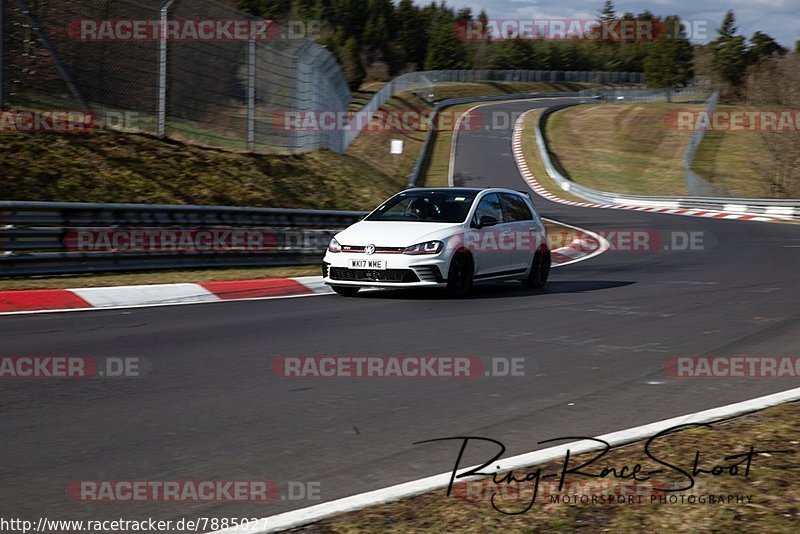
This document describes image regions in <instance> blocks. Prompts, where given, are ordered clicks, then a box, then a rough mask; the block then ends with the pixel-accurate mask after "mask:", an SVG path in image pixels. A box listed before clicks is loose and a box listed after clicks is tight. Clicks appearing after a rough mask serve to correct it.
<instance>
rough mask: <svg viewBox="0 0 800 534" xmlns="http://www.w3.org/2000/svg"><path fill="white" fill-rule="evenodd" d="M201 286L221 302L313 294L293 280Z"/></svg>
mask: <svg viewBox="0 0 800 534" xmlns="http://www.w3.org/2000/svg"><path fill="white" fill-rule="evenodd" d="M199 285H200V286H202V287H203V288H205V289H206V290H208V291H209V292H211V293H212V294H214V295H216V296H217V297H218V298H219V299H221V300H241V299H249V298H259V297H279V296H285V295H305V294H309V293H313V291H311V290H310V289H309V288H307V287H306V286H304V285H303V284H301V283H300V282H298V281H296V280H292V279H291V278H278V279H273V280H241V281H224V282H203V283H201V284H199Z"/></svg>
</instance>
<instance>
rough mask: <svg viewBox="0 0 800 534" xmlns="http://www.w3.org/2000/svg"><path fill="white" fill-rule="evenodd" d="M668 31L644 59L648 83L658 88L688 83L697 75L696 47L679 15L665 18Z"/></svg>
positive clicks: (681, 85)
mask: <svg viewBox="0 0 800 534" xmlns="http://www.w3.org/2000/svg"><path fill="white" fill-rule="evenodd" d="M664 26H665V29H666V32H665V33H666V34H665V35H663V36H661V38H659V39H658V40H657V41H656V42H655V43H653V44H652V46H651V47H650V51H649V53H648V54H647V58H646V59H645V61H644V69H645V78H646V80H647V85H648V86H650V87H656V88H676V87H684V86H686V85H687V84H688V83H689V82H690V81H691V80H692V78H693V77H694V69H693V67H692V60H693V58H694V50H693V48H692V44H691V43H690V42H689V39H688V38H687V36H686V32H685V31H684V30H683V29H682V28H681V20H680V18H679V17H667V18H666V19H665V20H664Z"/></svg>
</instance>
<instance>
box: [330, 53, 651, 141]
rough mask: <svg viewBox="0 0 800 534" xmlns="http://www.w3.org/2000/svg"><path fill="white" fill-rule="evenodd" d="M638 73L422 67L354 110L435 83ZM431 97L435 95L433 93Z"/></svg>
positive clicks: (353, 134)
mask: <svg viewBox="0 0 800 534" xmlns="http://www.w3.org/2000/svg"><path fill="white" fill-rule="evenodd" d="M644 81H645V77H644V74H642V73H640V72H608V71H558V70H480V69H471V70H426V71H416V72H408V73H406V74H402V75H400V76H398V77H396V78H394V79H392V80H391V81H390V82H388V83H386V85H384V86H383V87H381V89H380V90H379V91H378V92H376V93H375V95H374V96H373V97H372V99H371V100H370V101H369V102H367V103H366V104H365V105H364V107H362V108H361V109H360V110H358V113H361V114H365V115H369V114H371V113H374V112H376V111H378V109H380V107H381V106H383V104H385V103H386V102H387V101H388V100H389V99H390V98H392V97H393V96H394V95H397V94H399V93H402V92H405V91H415V92H417V93H418V95H419V96H420V98H423V99H424V100H428V99H429V95H431V94H433V95H435V92H436V84H437V83H485V82H547V83H564V82H572V83H600V84H606V85H611V84H622V83H636V84H641V83H644ZM434 98H435V96H434ZM354 124H355V125H356V126H358V127H359V129H357V128H351V129H349V130H348V131H346V132H344V135H343V137H342V141H341V142H342V146H341V149H340V150H341V151H345V150H347V147H349V146H350V144H351V143H352V142H353V141H354V140H355V139H356V138H357V137H358V136H359V134H360V133H361V131H362V129H363V127H364V125H365V124H366V121H356V122H355V123H354Z"/></svg>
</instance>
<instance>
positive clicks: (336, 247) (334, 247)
mask: <svg viewBox="0 0 800 534" xmlns="http://www.w3.org/2000/svg"><path fill="white" fill-rule="evenodd" d="M341 251H342V245H340V244H339V242H338V241H336V238H335V237H334V238H333V239H331V242H330V244H329V245H328V252H341Z"/></svg>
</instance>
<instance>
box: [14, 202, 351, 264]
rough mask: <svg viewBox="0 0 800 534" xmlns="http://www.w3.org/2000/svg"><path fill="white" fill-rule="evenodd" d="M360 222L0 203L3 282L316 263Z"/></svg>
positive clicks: (217, 210) (206, 209)
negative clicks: (339, 235) (8, 278)
mask: <svg viewBox="0 0 800 534" xmlns="http://www.w3.org/2000/svg"><path fill="white" fill-rule="evenodd" d="M363 216H364V213H363V212H356V211H318V210H291V209H271V208H239V207H223V206H170V205H148V204H88V203H56V202H10V201H2V202H0V276H14V275H26V276H30V275H42V274H66V273H96V272H108V271H123V270H124V271H132V270H149V269H170V268H194V267H222V266H226V267H234V266H239V267H241V266H278V265H300V264H313V263H315V262H316V261H317V260H318V259H319V258H320V257H321V255H322V253H323V252H324V251H325V248H326V246H327V244H328V242H329V240H330V238H331V236H332V235H333V234H335V233H336V232H338V231H339V230H341V229H342V228H345V227H347V226H349V225H350V224H353V223H354V222H356V221H358V220H359V219H361V218H362V217H363Z"/></svg>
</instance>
